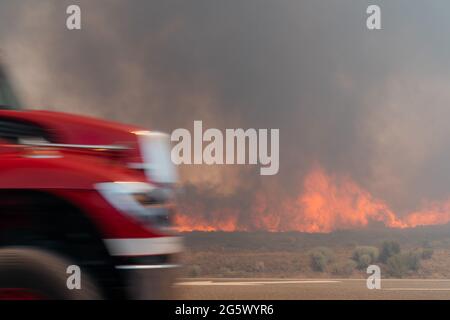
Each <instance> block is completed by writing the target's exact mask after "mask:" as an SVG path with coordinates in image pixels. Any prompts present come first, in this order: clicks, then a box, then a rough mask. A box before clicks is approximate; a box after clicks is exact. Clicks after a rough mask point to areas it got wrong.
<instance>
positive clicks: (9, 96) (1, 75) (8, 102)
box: [0, 65, 20, 109]
mask: <svg viewBox="0 0 450 320" xmlns="http://www.w3.org/2000/svg"><path fill="white" fill-rule="evenodd" d="M0 109H20V103H19V99H18V98H17V95H16V93H15V92H14V90H13V87H12V86H11V83H10V81H9V79H8V76H7V74H6V73H5V71H4V70H3V67H2V66H1V65H0Z"/></svg>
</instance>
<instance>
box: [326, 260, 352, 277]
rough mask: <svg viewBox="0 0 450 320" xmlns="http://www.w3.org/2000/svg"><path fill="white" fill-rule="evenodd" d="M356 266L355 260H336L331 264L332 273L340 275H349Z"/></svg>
mask: <svg viewBox="0 0 450 320" xmlns="http://www.w3.org/2000/svg"><path fill="white" fill-rule="evenodd" d="M355 268H356V262H355V261H353V260H347V261H342V262H336V263H334V264H333V265H332V266H331V273H332V274H334V275H338V276H349V275H351V274H352V273H353V270H355Z"/></svg>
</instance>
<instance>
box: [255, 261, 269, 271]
mask: <svg viewBox="0 0 450 320" xmlns="http://www.w3.org/2000/svg"><path fill="white" fill-rule="evenodd" d="M255 268H256V271H257V272H264V271H265V270H266V265H265V264H264V261H258V262H256V265H255Z"/></svg>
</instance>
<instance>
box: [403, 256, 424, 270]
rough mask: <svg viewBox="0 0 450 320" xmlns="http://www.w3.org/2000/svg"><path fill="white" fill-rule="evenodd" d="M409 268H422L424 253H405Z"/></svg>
mask: <svg viewBox="0 0 450 320" xmlns="http://www.w3.org/2000/svg"><path fill="white" fill-rule="evenodd" d="M404 256H405V262H406V266H407V268H408V270H412V271H417V270H419V268H420V259H421V258H422V254H421V253H418V252H408V253H406V254H404Z"/></svg>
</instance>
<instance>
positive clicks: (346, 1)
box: [0, 0, 450, 223]
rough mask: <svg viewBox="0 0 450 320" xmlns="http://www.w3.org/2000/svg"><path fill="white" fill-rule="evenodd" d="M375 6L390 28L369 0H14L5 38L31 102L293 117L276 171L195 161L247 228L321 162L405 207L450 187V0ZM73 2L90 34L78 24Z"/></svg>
mask: <svg viewBox="0 0 450 320" xmlns="http://www.w3.org/2000/svg"><path fill="white" fill-rule="evenodd" d="M372 2H373V1H370V4H372ZM376 2H377V3H378V4H380V6H381V9H382V27H383V29H382V30H379V31H369V30H367V29H366V24H365V19H366V13H365V11H366V8H367V6H368V5H369V2H366V1H357V0H354V1H351V0H341V1H331V0H330V1H315V0H308V1H304V0H292V1H289V0H279V1H265V0H246V1H239V0H224V1H210V0H195V1H184V0H178V1H176V0H160V1H159V0H158V1H147V0H141V1H140V0H134V1H121V0H86V1H61V0H53V1H51V0H48V1H45V0H41V1H35V0H0V47H1V49H2V50H3V51H4V52H5V54H6V57H7V58H8V61H9V63H10V67H11V68H12V70H11V71H12V72H13V75H14V79H15V80H16V82H17V84H18V86H19V88H20V90H21V92H22V94H23V95H24V97H25V100H26V102H27V103H28V105H29V106H30V107H33V108H38V107H44V108H47V109H54V110H60V111H69V112H77V113H84V114H92V115H96V116H101V117H105V118H109V119H113V120H118V121H122V122H129V123H134V124H138V125H141V126H144V127H149V128H156V129H158V130H164V131H167V132H171V131H172V130H173V129H175V128H179V127H185V128H189V129H190V128H192V124H193V121H194V120H203V123H204V126H207V127H216V128H221V129H224V128H236V127H243V128H279V129H280V161H281V164H280V172H279V174H278V175H277V176H275V177H260V176H259V171H258V168H256V167H255V168H249V167H245V168H239V167H210V168H205V167H203V166H202V167H199V168H194V167H185V168H182V174H183V180H184V182H185V183H186V184H189V187H188V188H186V192H187V194H188V195H189V197H190V198H191V199H194V198H193V197H194V196H195V199H194V201H196V202H202V203H206V204H208V209H207V210H213V208H212V207H215V208H223V207H226V206H230V207H232V208H235V209H240V210H241V213H240V218H239V221H240V223H246V221H247V215H251V211H252V201H253V197H252V194H253V193H254V192H255V191H261V192H263V193H265V194H266V195H267V196H268V197H273V199H274V201H277V202H279V201H282V200H283V197H291V196H293V195H296V194H298V192H299V191H300V190H301V188H302V182H301V181H302V179H303V177H304V175H305V174H306V173H307V172H308V171H309V170H310V169H311V167H312V166H313V165H317V164H319V165H321V166H323V167H324V168H325V169H326V170H327V171H329V172H333V173H342V174H345V175H348V176H350V177H351V178H352V179H353V180H355V181H356V182H357V183H358V184H360V185H361V186H363V187H364V188H365V189H367V190H369V191H370V192H371V193H372V194H373V195H374V196H375V197H377V198H379V199H383V200H385V201H386V202H387V203H388V204H389V205H390V206H392V207H393V208H395V210H397V211H399V212H406V211H408V210H411V208H415V207H417V206H418V205H419V204H420V203H421V201H422V200H423V199H436V200H442V199H446V198H447V197H448V196H449V195H450V139H449V138H448V137H449V136H450V125H449V119H450V106H449V102H450V90H449V88H450V43H449V42H448V41H447V38H448V35H449V34H450V19H448V15H449V12H450V3H449V2H448V1H446V0H442V1H438V0H434V1H432V2H428V3H426V4H425V3H424V2H423V1H418V0H416V1H408V0H402V1H401V0H399V1H395V2H392V1H381V0H379V1H376ZM69 4H79V5H80V6H81V8H82V30H81V31H68V30H67V29H66V28H65V19H66V14H65V10H66V7H67V6H68V5H69ZM205 186H207V189H204V188H205ZM202 190H207V192H206V191H205V192H203V191H202ZM221 195H222V196H221ZM218 199H222V200H221V201H219V200H218ZM204 214H207V213H204Z"/></svg>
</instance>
